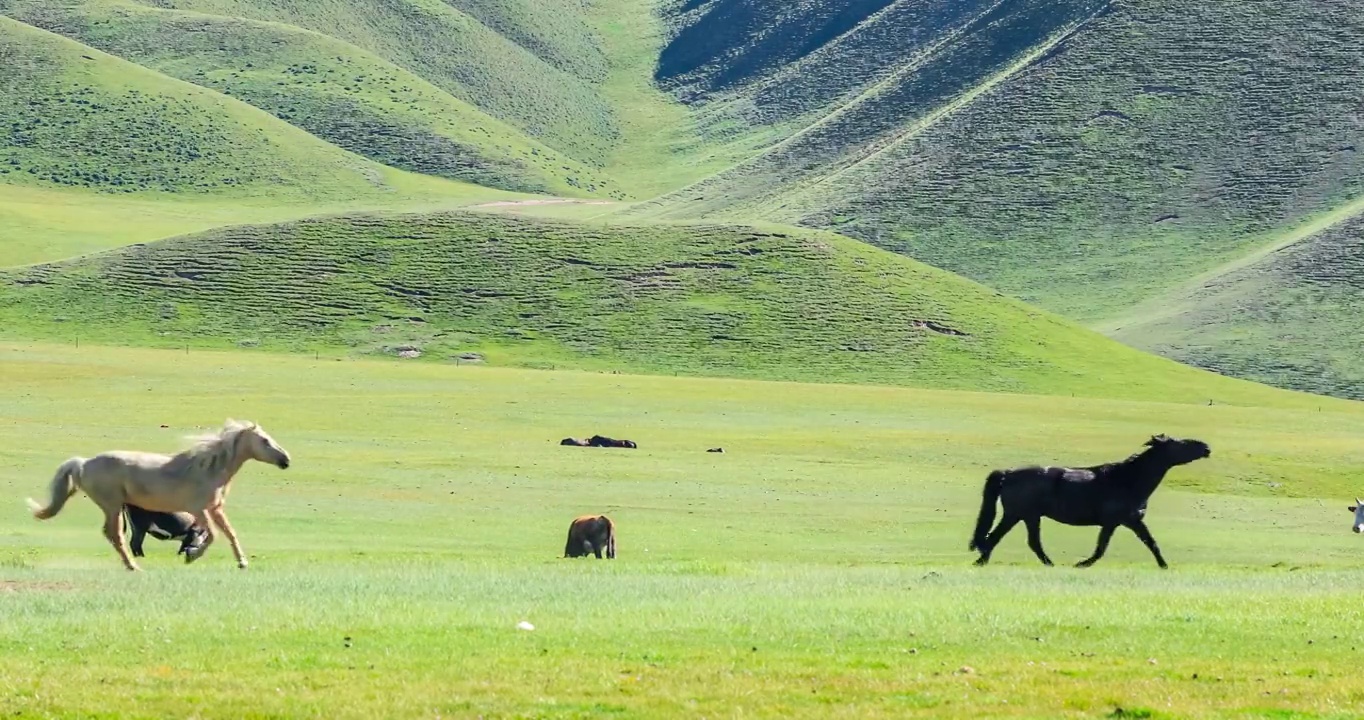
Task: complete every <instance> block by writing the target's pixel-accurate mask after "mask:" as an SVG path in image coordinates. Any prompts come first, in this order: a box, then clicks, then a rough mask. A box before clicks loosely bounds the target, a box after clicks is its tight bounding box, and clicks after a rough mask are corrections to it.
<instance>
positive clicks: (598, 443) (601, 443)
mask: <svg viewBox="0 0 1364 720" xmlns="http://www.w3.org/2000/svg"><path fill="white" fill-rule="evenodd" d="M587 444H588V445H591V446H592V447H614V448H637V447H639V446H638V445H636V444H635V441H634V440H616V439H615V438H609V437H606V436H605V435H593V436H592V437H590V438H588V439H587Z"/></svg>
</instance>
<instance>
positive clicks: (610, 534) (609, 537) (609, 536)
mask: <svg viewBox="0 0 1364 720" xmlns="http://www.w3.org/2000/svg"><path fill="white" fill-rule="evenodd" d="M605 519H606V559H607V560H615V559H616V524H615V523H613V522H611V518H605Z"/></svg>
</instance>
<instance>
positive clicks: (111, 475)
mask: <svg viewBox="0 0 1364 720" xmlns="http://www.w3.org/2000/svg"><path fill="white" fill-rule="evenodd" d="M193 440H194V444H193V445H192V446H191V447H190V448H189V449H188V450H185V451H184V452H181V453H179V454H178V455H173V456H172V455H161V454H158V453H146V452H137V451H128V450H114V451H110V452H104V453H100V454H99V455H96V456H94V457H92V458H89V459H86V458H82V457H73V458H71V459H70V460H67V461H66V462H64V463H62V465H61V467H59V468H57V474H56V476H54V477H53V478H52V487H51V490H52V495H51V497H52V499H51V501H50V502H49V503H48V505H47V507H43V506H42V505H40V504H39V503H38V502H36V501H34V500H33V499H32V498H29V500H28V505H29V508H30V509H31V510H32V511H33V516H34V517H36V518H38V519H39V520H46V519H48V518H50V517H53V516H55V515H56V514H57V513H59V512H61V510H62V506H63V505H66V501H67V500H68V499H70V498H71V496H72V495H75V494H76V490H78V489H79V490H83V491H85V494H86V495H89V496H90V499H91V500H93V501H94V502H95V504H96V505H98V506H99V508H100V509H101V510H103V511H104V537H106V538H108V539H109V543H110V544H111V545H113V546H114V549H115V550H117V551H118V556H119V557H120V558H122V560H123V565H124V566H125V567H127V568H128V569H129V570H134V571H135V570H139V569H140V568H138V566H137V563H135V562H133V558H132V556H131V555H129V553H128V548H127V547H126V546H125V545H124V542H123V524H122V523H120V522H119V517H120V514H121V513H122V512H123V506H124V505H125V504H131V505H136V506H138V507H141V508H145V509H147V510H154V511H157V512H188V513H191V514H193V515H194V519H195V520H196V521H197V522H198V523H199V524H200V525H201V526H202V527H203V528H204V529H205V531H206V533H205V537H204V541H203V543H202V544H200V545H199V546H198V547H196V548H192V549H191V550H190V551H188V552H186V554H185V562H187V563H188V562H194V561H195V560H197V559H199V557H201V556H202V555H203V554H204V552H205V551H207V550H208V546H209V545H210V544H212V543H213V536H214V533H213V526H214V525H217V526H218V528H219V529H220V530H222V531H223V534H224V535H226V536H227V541H228V542H229V543H231V544H232V554H233V555H236V557H237V567H240V568H245V567H246V555H245V554H244V553H242V546H241V543H240V542H239V541H238V540H237V533H236V532H235V531H233V529H232V524H231V523H230V522H228V519H227V513H226V512H225V511H224V510H223V504H224V503H225V502H226V501H227V492H228V489H229V487H228V484H229V483H231V482H232V478H233V476H235V475H236V474H237V471H238V470H241V468H242V465H244V464H245V463H246V461H247V460H257V461H259V462H264V463H270V464H272V465H275V466H277V467H279V468H280V469H281V470H283V469H285V468H287V467H289V453H288V452H286V451H285V450H284V448H282V447H280V446H279V444H278V443H276V442H275V440H274V438H272V437H270V436H269V435H268V434H266V432H265V430H263V429H261V427H260V426H259V425H257V424H256V423H253V422H241V421H237V420H231V419H229V420H228V421H227V423H226V424H225V425H223V429H222V430H219V431H218V432H215V433H210V434H207V435H203V436H200V437H197V438H193ZM209 519H212V521H213V522H212V523H209Z"/></svg>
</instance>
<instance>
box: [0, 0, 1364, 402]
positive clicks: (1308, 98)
mask: <svg viewBox="0 0 1364 720" xmlns="http://www.w3.org/2000/svg"><path fill="white" fill-rule="evenodd" d="M0 15H4V16H7V17H9V18H14V19H15V20H17V21H19V22H17V23H16V22H12V21H10V20H4V22H5V25H3V28H4V31H5V33H6V37H7V38H9V39H8V40H7V43H8V44H7V45H6V47H8V48H9V49H8V53H9V56H15V57H23V58H25V60H24V61H23V62H21V63H19V64H18V65H17V66H16V67H18V68H19V72H18V73H11V74H9V75H8V76H7V77H6V78H5V79H0V83H6V82H8V84H7V85H3V87H0V95H2V96H4V98H5V99H6V100H10V99H13V100H14V102H10V103H7V107H6V108H5V109H0V128H4V127H6V126H8V127H9V128H10V130H9V132H10V141H9V142H8V144H6V145H4V146H0V153H4V156H3V157H4V161H5V162H7V163H10V164H9V165H8V166H6V165H4V164H0V173H3V170H4V169H5V168H6V167H8V168H9V169H10V170H11V171H10V172H9V173H7V174H0V220H10V219H15V218H17V219H19V221H20V222H21V223H24V224H21V225H19V227H20V228H22V233H23V234H24V235H25V239H23V240H16V239H9V238H4V237H3V236H0V242H6V243H7V244H9V245H10V246H11V247H14V246H16V245H18V244H19V243H25V245H24V247H23V248H21V250H20V251H14V250H11V249H5V250H0V262H4V258H7V257H9V258H13V257H17V258H20V259H21V261H23V262H32V261H34V260H35V259H36V260H50V259H54V258H57V257H63V256H67V255H70V254H73V252H74V251H87V250H97V249H101V248H105V247H110V246H114V245H117V244H119V243H123V242H146V241H149V240H154V239H157V238H162V237H166V236H169V235H173V234H177V233H184V232H193V231H199V230H204V229H208V228H212V227H224V226H227V225H231V224H233V223H234V222H254V223H260V222H274V221H279V220H287V219H296V218H299V217H302V216H305V215H310V214H318V213H338V212H340V213H347V212H350V213H352V214H354V213H358V212H372V211H375V210H382V209H391V210H402V211H432V210H444V209H449V208H450V207H453V206H457V205H466V204H473V203H474V202H475V201H476V200H477V201H483V198H481V197H477V198H476V197H475V195H477V193H476V192H475V191H473V190H471V189H470V186H468V185H456V184H453V183H452V184H450V185H422V183H423V182H425V181H426V177H422V176H427V177H431V178H432V180H431V181H432V182H435V179H436V178H439V179H443V180H456V181H465V182H468V183H473V184H475V185H477V186H479V187H483V188H488V189H490V190H494V189H501V190H509V191H518V192H532V193H540V194H544V195H553V196H568V197H579V198H600V199H611V200H616V201H636V202H634V204H622V205H617V206H607V207H598V206H589V205H553V206H551V205H541V206H525V207H523V208H522V209H521V211H522V212H537V213H545V214H565V215H572V216H575V217H586V216H610V217H613V218H615V219H617V220H618V221H625V222H629V223H631V224H632V226H635V227H642V226H644V225H646V224H648V223H653V222H659V221H675V220H684V221H704V222H709V223H712V224H714V223H721V224H724V225H734V224H739V225H746V224H750V223H754V222H758V223H761V222H778V223H782V224H787V225H791V224H794V225H803V226H806V227H810V228H817V229H825V230H834V231H837V232H839V233H840V234H842V235H846V236H849V237H852V238H856V239H859V240H863V241H866V242H869V243H871V244H874V245H877V246H879V247H881V248H884V249H888V250H891V251H894V252H897V253H900V254H903V255H906V256H909V257H912V258H914V259H916V260H919V261H922V262H926V263H928V264H931V265H934V266H937V267H940V268H943V269H946V270H949V271H952V272H956V273H960V274H962V275H965V276H966V277H968V278H971V279H973V280H976V281H978V282H981V283H984V284H985V285H988V286H990V287H992V288H995V289H998V290H1000V291H1002V292H1005V293H1008V294H1010V295H1013V296H1015V297H1018V298H1020V299H1022V300H1024V301H1026V302H1031V303H1036V304H1037V305H1039V306H1041V307H1043V308H1046V309H1048V310H1051V311H1053V312H1059V313H1061V314H1062V315H1065V316H1067V317H1069V318H1071V319H1072V320H1076V321H1079V322H1081V323H1086V324H1088V325H1090V326H1091V327H1094V328H1101V329H1103V330H1104V331H1107V332H1111V333H1115V334H1116V336H1117V337H1119V338H1120V339H1122V340H1124V341H1127V342H1131V343H1133V344H1135V345H1136V346H1138V347H1140V348H1149V349H1154V350H1156V351H1158V352H1160V353H1163V354H1167V355H1169V356H1171V357H1175V358H1178V359H1181V360H1185V361H1188V362H1194V363H1197V364H1199V365H1202V366H1205V367H1210V368H1215V369H1217V370H1220V371H1223V372H1228V373H1233V374H1237V375H1242V376H1246V377H1253V378H1257V379H1262V380H1267V381H1271V382H1274V383H1275V384H1280V385H1286V386H1289V387H1295V388H1305V389H1313V390H1326V391H1329V392H1336V393H1350V392H1354V391H1353V390H1351V389H1350V388H1351V387H1353V385H1352V384H1353V383H1355V382H1356V380H1354V378H1358V377H1360V376H1361V375H1360V373H1364V370H1359V368H1364V363H1361V361H1359V360H1356V359H1354V357H1355V356H1356V355H1357V354H1356V353H1354V352H1352V351H1350V350H1349V349H1347V348H1345V347H1344V346H1343V345H1340V344H1337V343H1336V342H1335V340H1336V339H1337V338H1339V337H1342V336H1355V335H1358V332H1359V331H1360V330H1361V328H1360V324H1359V323H1358V322H1356V321H1355V320H1354V318H1353V315H1352V314H1351V313H1349V312H1345V311H1342V312H1318V309H1317V308H1318V306H1319V305H1322V304H1325V305H1328V306H1329V305H1331V304H1332V303H1340V302H1343V300H1340V299H1339V296H1338V292H1340V288H1343V287H1345V286H1346V285H1348V283H1345V284H1342V283H1339V282H1337V283H1335V284H1334V285H1332V288H1333V289H1331V290H1330V291H1329V292H1327V291H1325V290H1321V291H1320V293H1325V294H1320V293H1319V292H1318V290H1319V288H1320V287H1321V286H1322V284H1321V283H1320V282H1316V281H1313V282H1312V283H1310V286H1311V288H1313V289H1312V290H1311V291H1310V292H1309V291H1307V290H1304V289H1302V288H1300V287H1298V286H1297V285H1296V284H1295V283H1296V282H1297V280H1292V279H1291V278H1297V277H1300V276H1301V273H1296V271H1289V270H1282V269H1279V270H1275V271H1272V272H1271V271H1269V270H1264V269H1263V268H1264V266H1263V264H1262V263H1261V261H1260V260H1259V258H1261V256H1262V255H1263V254H1264V252H1265V250H1266V248H1279V247H1285V246H1288V245H1290V244H1291V243H1292V242H1294V241H1296V240H1297V239H1299V238H1300V237H1301V236H1302V228H1304V227H1313V226H1317V225H1321V224H1322V223H1326V222H1328V221H1330V222H1334V219H1338V218H1339V217H1340V216H1341V215H1342V213H1344V214H1346V215H1349V214H1352V213H1350V212H1346V210H1347V209H1348V208H1351V207H1355V205H1356V203H1358V202H1360V201H1361V198H1364V160H1361V159H1360V154H1359V152H1358V150H1357V148H1358V147H1359V146H1360V143H1361V142H1364V125H1360V123H1359V122H1358V119H1357V112H1358V106H1359V99H1360V90H1359V88H1360V87H1364V46H1361V45H1360V43H1358V42H1355V39H1356V38H1357V37H1359V36H1361V35H1362V34H1364V0H1346V1H1344V2H1340V3H1330V4H1327V3H1295V2H1290V1H1289V0H1266V2H1265V3H1262V4H1257V5H1255V6H1253V7H1252V6H1249V5H1247V4H1245V3H1239V2H1235V1H1234V0H1213V1H1212V2H1207V3H1195V2H1192V0H997V1H989V0H961V1H957V2H948V1H947V0H894V1H892V0H809V1H808V2H801V3H785V2H776V1H775V0H667V1H664V2H646V3H638V2H632V1H630V0H594V1H593V2H578V1H577V0H543V1H540V0H63V1H62V2H58V3H53V2H46V1H40V0H0ZM35 28H40V29H35ZM43 30H46V31H50V32H51V33H53V34H54V35H49V34H46V33H44V32H43ZM56 36H62V37H65V38H68V39H69V42H65V43H63V42H61V41H58V40H57V39H56ZM38 38H41V41H40V40H38ZM77 43H80V44H77ZM28 44H36V45H37V46H39V47H38V49H37V50H35V51H30V50H28V49H26V47H25V46H26V45H28ZM57 47H60V52H58V51H57V50H54V49H53V48H57ZM44 48H46V49H44ZM91 48H99V50H102V51H106V52H107V53H109V55H105V54H103V53H100V52H97V51H95V50H93V49H91ZM115 56H116V57H115ZM83 57H89V58H97V59H98V62H96V61H95V60H85V59H83ZM49 66H50V68H52V69H53V70H51V71H50V72H49V71H47V70H46V68H49ZM40 68H43V69H45V70H44V71H42V72H40V71H39V69H40ZM172 78H174V80H173V79H172ZM125 86H126V87H125ZM143 86H147V87H143ZM151 86H155V87H154V88H152V89H148V88H151ZM133 91H135V92H133ZM91 93H93V94H95V95H99V96H100V97H99V98H94V97H93V96H91V95H90V94H91ZM130 93H132V94H130ZM91 103H93V105H91ZM92 108H93V109H92ZM68 146H69V147H73V148H76V152H74V153H73V152H67V151H65V148H66V147H68ZM229 149H230V150H229ZM16 163H17V164H16ZM399 171H405V172H399ZM19 186H23V187H24V190H23V192H24V193H27V194H26V195H24V196H23V198H22V199H21V200H15V199H14V196H15V195H16V194H18V193H19V191H18V190H13V189H10V190H7V189H6V188H16V187H19ZM88 190H95V191H100V192H104V193H108V192H114V191H117V192H119V193H123V194H127V195H129V196H130V202H129V203H127V204H122V205H116V206H110V205H108V204H107V203H106V204H104V205H102V206H101V207H106V208H108V210H107V212H108V215H107V216H108V217H109V218H110V219H109V221H108V222H107V223H104V222H101V221H100V220H98V219H93V220H92V219H91V216H92V213H91V212H90V211H89V210H86V211H84V213H83V214H81V215H80V217H78V218H76V219H73V220H71V221H69V222H68V221H66V220H64V219H63V218H64V216H62V215H61V214H60V213H47V214H46V215H45V214H44V213H42V211H41V210H35V208H40V207H41V201H40V200H34V199H33V198H34V197H37V196H35V195H34V193H56V194H48V195H44V196H42V197H43V198H46V199H49V200H51V202H53V203H54V204H58V205H59V204H62V203H67V202H70V200H71V199H72V198H76V197H79V196H80V193H81V192H84V191H88ZM58 191H60V192H58ZM130 191H131V192H130ZM62 193H76V194H75V195H70V194H62ZM7 194H8V195H9V196H10V197H7ZM147 194H150V195H154V196H156V198H155V200H156V201H157V202H161V201H163V200H174V201H175V203H176V204H174V205H170V204H162V205H158V206H157V208H156V209H155V210H154V211H151V215H152V217H154V221H153V222H149V223H146V224H145V225H143V226H139V225H138V224H137V223H136V218H138V217H139V216H141V215H142V213H143V212H144V210H145V209H146V208H147V206H146V205H145V204H144V205H137V204H135V203H132V202H131V199H132V198H136V199H137V202H139V203H145V202H147V201H146V200H145V199H144V198H142V197H141V196H142V195H147ZM200 196H202V197H203V198H205V199H211V202H209V203H208V204H201V205H194V206H193V208H190V206H187V205H184V204H183V203H184V202H185V201H186V199H187V198H194V197H200ZM418 197H420V201H418V200H416V199H414V198H418ZM237 198H250V199H251V200H252V201H254V202H257V203H261V202H265V201H266V200H267V199H268V200H270V201H272V202H273V201H274V200H278V199H280V198H285V199H288V198H293V199H294V201H295V202H294V204H293V205H292V206H291V207H290V208H289V209H287V210H280V209H278V208H276V207H274V206H270V207H265V206H258V207H249V206H250V203H247V202H244V201H243V202H242V208H243V209H242V211H241V212H236V211H235V209H228V208H226V207H224V206H223V205H219V204H215V203H218V202H220V201H221V202H228V203H235V202H237V200H236V199H237ZM386 198H392V199H393V203H392V207H391V208H385V207H384V206H385V205H386V204H387V203H386V200H385V199H386ZM442 198H444V199H442ZM452 198H453V199H452ZM496 199H503V198H500V197H491V196H489V197H488V198H487V200H496ZM507 199H510V198H507ZM195 202H197V201H195ZM266 204H267V205H268V204H269V203H266ZM188 216H196V219H195V220H194V221H193V222H190V221H189V220H187V219H186V218H187V217H188ZM54 217H56V218H59V219H60V221H58V220H54V219H52V218H54ZM100 217H103V215H101V216H100ZM325 222H331V221H325ZM105 226H107V227H105ZM130 227H137V230H136V231H133V230H130V229H129V228H130ZM491 231H492V230H489V232H491ZM232 232H237V231H232ZM240 232H252V231H247V230H242V231H240ZM468 232H471V233H472V232H473V231H472V230H470V231H468ZM575 232H576V231H575ZM659 232H660V233H664V234H667V233H671V232H673V230H664V231H659ZM1340 232H1343V233H1345V235H1343V236H1342V237H1348V236H1349V232H1350V231H1349V230H1348V229H1344V230H1341V231H1340ZM639 234H640V236H641V237H643V236H644V235H646V233H644V231H642V230H641V231H639ZM16 235H17V233H16ZM101 235H102V237H101ZM1309 235H1310V233H1309ZM1313 238H1314V239H1313V240H1311V241H1310V242H1309V241H1304V242H1308V246H1304V248H1302V249H1301V250H1300V252H1302V253H1306V254H1307V255H1309V256H1315V255H1314V253H1316V252H1317V251H1316V250H1314V249H1313V248H1315V247H1317V244H1318V243H1319V242H1321V239H1320V238H1318V237H1316V236H1313ZM177 242H183V241H179V240H178V241H177ZM676 242H677V245H678V247H684V246H686V245H688V244H689V243H695V246H696V248H703V247H708V244H709V243H710V242H711V240H710V239H708V238H707V236H706V235H705V233H699V234H698V235H696V236H695V238H694V239H692V240H682V239H678V240H677V241H676ZM48 246H54V247H59V248H62V250H61V251H60V252H44V251H43V248H45V247H48ZM1333 247H1336V250H1335V251H1334V252H1335V253H1336V255H1337V256H1340V257H1341V258H1345V259H1343V260H1341V261H1340V263H1339V264H1340V265H1341V266H1342V267H1349V266H1350V264H1349V261H1348V258H1349V257H1352V253H1353V249H1352V248H1353V247H1354V246H1353V245H1351V244H1350V243H1348V242H1345V243H1338V244H1337V245H1336V246H1333ZM1226 268H1235V269H1238V272H1241V274H1240V275H1236V274H1228V273H1226V272H1224V270H1225V269H1226ZM1255 268H1259V270H1256V269H1255ZM1261 270H1263V271H1261ZM1209 278H1218V280H1217V282H1218V283H1223V284H1225V283H1230V282H1232V281H1233V278H1242V279H1241V280H1236V282H1237V283H1239V284H1237V286H1236V289H1235V290H1234V291H1233V290H1232V289H1229V286H1224V285H1222V284H1219V285H1218V286H1217V287H1216V288H1204V289H1199V288H1200V283H1203V282H1204V281H1207V280H1209ZM1245 278H1253V279H1245ZM1245 283H1249V284H1245ZM1252 287H1254V288H1256V290H1253V291H1252V290H1251V289H1250V288H1252ZM689 292H690V291H689ZM1346 292H1347V293H1348V291H1346ZM1252 295H1254V296H1256V297H1255V298H1253V300H1254V301H1253V302H1252V301H1250V298H1251V296H1252ZM1328 295H1329V297H1328ZM1265 303H1270V304H1272V305H1273V306H1274V309H1273V311H1272V312H1270V311H1269V310H1267V309H1265V307H1266V306H1265V305H1264V304H1265ZM963 312H965V311H963ZM1257 313H1259V315H1257ZM1266 314H1267V315H1272V316H1274V317H1280V316H1282V317H1294V318H1298V320H1296V321H1295V322H1293V323H1292V328H1293V331H1292V333H1285V332H1283V330H1284V326H1283V325H1282V324H1279V323H1278V322H1277V321H1263V320H1262V319H1260V316H1261V315H1266ZM291 342H293V341H291ZM300 342H301V340H300ZM1281 352H1282V353H1284V355H1283V357H1279V354H1280V353H1281ZM1264 353H1270V354H1271V355H1274V356H1275V357H1274V359H1272V360H1255V359H1253V358H1255V357H1257V356H1263V355H1264ZM1295 357H1296V358H1297V359H1294V358H1295ZM1238 358H1240V359H1238ZM642 360H643V358H642V355H636V356H634V357H633V358H631V360H630V361H631V362H639V361H642ZM698 362H700V361H698ZM706 362H710V361H706ZM726 362H728V361H726ZM673 363H674V360H667V361H660V362H659V363H658V367H671V366H672V364H673ZM701 364H703V365H704V364H705V363H701ZM724 364H725V363H720V364H719V366H723V365H724ZM778 364H779V365H784V364H787V363H786V361H781V362H779V363H778ZM717 367H718V366H717ZM859 368H860V369H859V371H858V374H859V375H866V373H867V371H866V369H865V368H863V367H862V366H859ZM887 372H889V373H890V375H887V377H890V376H891V375H895V373H896V372H899V371H894V372H892V371H887Z"/></svg>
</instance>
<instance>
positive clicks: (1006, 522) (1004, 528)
mask: <svg viewBox="0 0 1364 720" xmlns="http://www.w3.org/2000/svg"><path fill="white" fill-rule="evenodd" d="M1022 519H1023V518H1021V517H1018V516H1017V515H1010V514H1008V513H1007V512H1006V513H1004V517H1002V518H1000V519H999V524H998V525H996V526H995V529H994V530H991V531H990V534H989V535H986V536H985V547H982V548H977V549H978V550H980V558H979V559H978V560H976V564H977V565H984V564H986V563H988V562H990V554H991V553H993V552H994V551H995V547H997V546H998V545H999V541H1000V540H1003V539H1004V536H1005V535H1007V534H1008V533H1009V531H1010V530H1012V529H1014V526H1015V525H1017V524H1018V522H1019V521H1020V520H1022Z"/></svg>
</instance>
